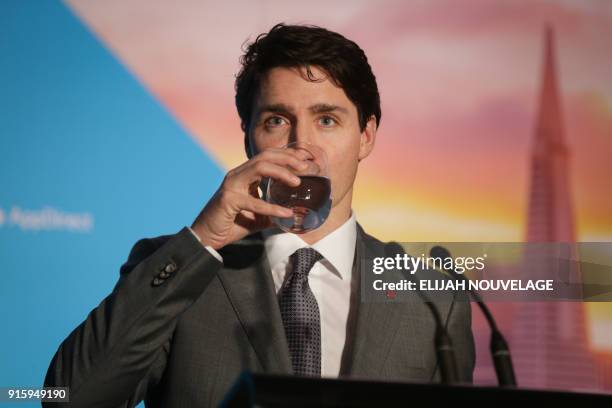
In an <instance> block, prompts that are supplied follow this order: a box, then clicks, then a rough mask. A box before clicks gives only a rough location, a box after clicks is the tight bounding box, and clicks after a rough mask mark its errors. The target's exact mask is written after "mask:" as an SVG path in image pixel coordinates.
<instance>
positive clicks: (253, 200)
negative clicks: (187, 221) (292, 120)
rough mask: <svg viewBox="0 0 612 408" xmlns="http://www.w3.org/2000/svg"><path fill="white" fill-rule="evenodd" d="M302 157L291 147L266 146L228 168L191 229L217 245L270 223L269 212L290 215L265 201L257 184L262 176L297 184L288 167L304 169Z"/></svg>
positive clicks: (242, 236)
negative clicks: (245, 159) (246, 159)
mask: <svg viewBox="0 0 612 408" xmlns="http://www.w3.org/2000/svg"><path fill="white" fill-rule="evenodd" d="M303 159H304V157H302V156H301V155H300V152H296V151H295V150H291V149H268V150H265V151H263V152H261V153H260V154H258V155H256V156H254V157H252V158H251V159H250V160H248V161H247V162H245V163H243V164H241V165H240V166H238V167H236V168H234V169H232V170H230V171H229V172H228V173H227V174H226V175H225V178H224V179H223V182H222V183H221V186H220V187H219V189H218V190H217V191H216V192H215V194H214V195H213V197H212V198H211V199H210V201H209V202H208V203H207V204H206V206H205V207H204V209H203V210H202V211H201V212H200V214H199V215H198V216H197V218H196V219H195V221H194V222H193V224H192V225H191V229H192V230H193V231H194V232H195V233H196V234H197V235H198V237H200V240H201V241H202V243H203V244H204V245H210V246H211V247H212V248H214V249H219V248H222V247H224V246H225V245H227V244H230V243H232V242H234V241H238V240H240V239H242V238H244V237H245V236H247V235H249V234H251V233H253V232H256V231H260V230H262V229H265V228H268V227H270V226H271V225H272V223H271V221H270V218H269V217H270V216H276V217H290V216H291V215H293V211H292V210H291V209H288V208H285V207H281V206H279V205H275V204H270V203H267V202H265V201H264V200H262V199H261V198H260V197H259V193H258V190H257V188H258V186H259V183H260V182H261V180H262V179H263V178H264V177H271V178H273V179H275V180H278V181H281V182H283V183H286V184H287V185H289V186H292V187H295V186H298V185H299V184H300V179H299V178H298V177H296V176H295V175H294V174H293V173H292V172H291V171H290V170H289V169H288V168H289V167H291V168H294V169H295V170H297V171H300V170H304V169H305V168H306V167H307V164H306V163H305V162H304V161H303Z"/></svg>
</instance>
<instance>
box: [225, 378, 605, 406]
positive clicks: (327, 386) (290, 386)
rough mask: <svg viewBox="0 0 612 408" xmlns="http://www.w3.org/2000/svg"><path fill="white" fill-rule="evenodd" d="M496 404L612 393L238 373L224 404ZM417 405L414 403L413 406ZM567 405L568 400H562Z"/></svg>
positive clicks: (591, 399) (573, 400) (601, 397)
mask: <svg viewBox="0 0 612 408" xmlns="http://www.w3.org/2000/svg"><path fill="white" fill-rule="evenodd" d="M442 403H452V404H458V405H454V406H468V405H469V406H483V405H485V404H486V405H488V406H495V405H496V404H503V405H505V404H517V403H521V404H529V405H530V406H533V405H534V404H541V406H548V404H555V403H560V404H564V405H565V404H581V405H576V406H580V407H610V406H612V395H606V394H591V393H578V392H566V391H541V390H531V389H521V388H499V387H478V386H472V385H441V384H420V383H402V382H382V381H381V382H378V381H366V380H342V379H340V380H336V379H318V378H302V377H291V376H276V375H262V374H251V373H244V374H242V375H241V376H240V377H239V378H238V380H237V381H236V383H235V384H234V386H233V387H232V389H231V390H230V391H229V392H228V394H227V396H226V398H225V400H224V401H223V403H222V406H225V407H255V406H256V407H287V406H291V407H312V406H318V407H371V406H385V405H393V406H398V405H400V406H402V405H412V406H432V405H433V404H436V405H438V404H442ZM417 404H418V405H417ZM565 406H567V405H565Z"/></svg>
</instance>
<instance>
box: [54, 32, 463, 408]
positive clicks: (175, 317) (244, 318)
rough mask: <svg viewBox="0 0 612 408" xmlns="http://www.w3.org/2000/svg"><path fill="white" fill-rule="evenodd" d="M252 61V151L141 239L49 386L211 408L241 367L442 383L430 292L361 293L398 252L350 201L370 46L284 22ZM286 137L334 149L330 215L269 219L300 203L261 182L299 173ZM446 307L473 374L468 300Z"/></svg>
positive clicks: (244, 75) (82, 399) (372, 130)
mask: <svg viewBox="0 0 612 408" xmlns="http://www.w3.org/2000/svg"><path fill="white" fill-rule="evenodd" d="M241 63H242V69H241V71H240V73H239V75H238V77H237V79H236V106H237V108H238V113H239V115H240V118H241V122H242V128H243V130H244V133H245V148H246V152H247V156H248V160H247V161H246V162H245V163H243V164H242V165H240V166H238V167H236V168H234V169H232V170H230V171H229V172H228V173H227V175H226V177H225V179H224V180H223V182H222V184H221V186H220V187H219V189H218V190H217V192H216V193H215V195H214V196H213V197H212V198H211V199H210V201H209V202H208V203H207V204H206V206H205V207H204V209H203V210H202V212H201V213H200V214H199V215H198V217H197V218H196V220H195V221H194V223H193V224H192V225H191V227H190V228H187V227H186V228H183V229H182V230H181V231H180V232H178V233H177V234H175V235H172V236H163V237H158V238H153V239H144V240H141V241H139V242H138V243H136V245H135V246H134V248H133V249H132V251H131V253H130V255H129V258H128V260H127V262H126V263H125V264H124V265H123V266H122V268H121V271H120V278H119V281H118V283H117V285H116V286H115V288H114V290H113V292H112V293H111V294H110V295H109V296H108V297H107V298H106V299H104V301H102V303H101V304H100V305H99V306H98V307H97V308H96V309H94V310H93V311H92V312H91V313H90V314H89V316H88V317H87V319H86V320H85V321H84V322H83V323H82V324H81V325H80V326H79V327H77V328H76V329H75V330H74V331H73V332H72V333H71V334H70V336H69V337H68V338H67V339H66V340H65V341H64V342H63V343H62V345H61V346H60V348H59V350H58V351H57V353H56V355H55V356H54V358H53V361H52V362H51V366H50V367H49V371H48V373H47V377H46V379H45V385H46V386H68V387H70V399H71V406H86V407H131V406H134V405H136V404H137V403H138V402H139V401H141V400H145V401H146V404H147V406H153V407H156V406H159V407H162V406H163V407H194V406H211V405H215V404H217V403H218V402H219V401H220V400H221V399H222V398H223V396H224V395H225V394H226V392H227V391H228V388H229V387H230V385H231V384H232V383H233V382H234V381H235V380H236V378H237V376H238V375H239V374H240V372H242V371H244V370H251V371H254V372H265V373H279V374H296V375H306V376H324V377H338V376H343V377H354V378H372V379H377V380H411V381H435V380H437V379H439V373H438V369H437V360H436V354H435V350H434V332H435V326H434V321H433V318H432V315H431V312H430V311H429V310H428V309H427V307H426V306H425V305H424V303H423V302H418V301H417V302H409V301H407V302H374V301H363V299H361V301H360V297H361V296H360V293H362V290H363V289H364V288H363V285H365V284H366V283H365V280H364V279H363V277H365V276H371V270H370V271H368V270H364V265H366V264H367V263H366V262H363V261H364V260H368V259H370V260H371V259H373V258H374V257H379V256H384V255H385V253H386V246H385V244H383V243H382V242H380V241H378V240H377V239H375V238H373V237H371V236H369V235H368V234H366V233H365V232H364V231H363V229H362V228H361V226H360V225H359V224H358V223H357V222H356V218H355V214H354V213H353V211H352V209H351V203H352V193H353V184H354V181H355V178H356V173H357V168H358V164H359V162H360V161H361V160H363V159H365V158H366V157H367V156H368V155H369V154H370V152H371V151H372V149H373V148H374V142H375V140H376V131H377V128H378V124H379V122H380V116H381V112H380V100H379V95H378V89H377V85H376V80H375V77H374V75H373V73H372V71H371V68H370V66H369V64H368V61H367V58H366V56H365V54H364V53H363V51H362V50H361V49H360V48H359V47H358V46H357V45H356V44H355V43H354V42H352V41H350V40H348V39H346V38H344V37H343V36H341V35H339V34H337V33H334V32H330V31H328V30H325V29H322V28H318V27H312V26H291V25H282V24H279V25H277V26H275V27H274V28H272V30H270V32H268V33H267V34H265V35H261V36H259V37H258V38H257V40H256V41H254V42H253V43H252V44H250V45H249V47H248V49H247V51H246V53H245V55H244V56H243V57H242V59H241ZM289 141H303V142H307V143H311V144H315V145H318V146H320V147H321V148H322V149H323V150H324V151H325V152H326V153H327V156H328V159H329V173H330V174H329V176H330V179H331V186H332V197H333V204H332V208H331V211H330V214H329V217H328V219H327V220H326V221H325V223H324V224H323V225H322V226H321V227H319V228H318V229H315V230H313V231H310V232H307V233H305V234H301V235H295V234H290V233H283V232H281V231H279V230H277V229H274V228H273V226H272V223H271V221H270V217H271V216H277V217H288V216H290V215H291V211H290V210H288V209H286V208H283V207H280V206H277V205H273V204H270V203H267V202H265V201H264V200H262V199H261V198H260V197H259V193H258V190H257V188H258V186H260V184H261V183H262V180H265V179H266V178H273V179H276V180H278V181H279V182H283V183H286V184H288V185H290V186H296V185H298V184H299V183H300V181H299V179H296V178H295V176H294V172H295V171H299V170H301V169H302V168H303V166H304V157H300V155H299V154H297V153H295V152H291V151H288V150H283V149H281V148H280V147H281V146H283V145H285V144H286V143H288V142H289ZM366 269H367V268H366ZM366 289H367V288H366ZM437 307H438V309H439V310H440V313H441V314H442V317H443V319H444V321H445V324H446V326H447V329H448V331H449V334H450V337H451V338H452V340H453V342H454V345H455V352H456V355H457V362H458V367H459V375H460V378H461V379H462V380H463V381H466V382H469V381H471V379H472V370H473V367H474V345H473V339H472V333H471V328H470V324H471V316H470V306H469V303H467V302H438V304H437Z"/></svg>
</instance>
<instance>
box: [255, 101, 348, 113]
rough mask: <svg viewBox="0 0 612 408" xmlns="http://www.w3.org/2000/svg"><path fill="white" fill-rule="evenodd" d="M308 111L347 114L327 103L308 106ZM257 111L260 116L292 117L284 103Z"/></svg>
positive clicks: (343, 109) (290, 109)
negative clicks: (268, 114)
mask: <svg viewBox="0 0 612 408" xmlns="http://www.w3.org/2000/svg"><path fill="white" fill-rule="evenodd" d="M308 110H310V111H311V112H312V113H328V112H334V111H338V112H342V113H344V114H348V109H346V108H344V107H342V106H338V105H331V104H329V103H317V104H314V105H312V106H310V107H309V108H308ZM258 111H259V114H262V113H263V112H272V113H284V114H290V115H294V112H293V109H292V108H291V107H290V106H288V105H285V104H284V103H274V104H270V105H264V106H262V107H261V108H259V109H258Z"/></svg>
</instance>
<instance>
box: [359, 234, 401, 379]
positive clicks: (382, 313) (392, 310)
mask: <svg viewBox="0 0 612 408" xmlns="http://www.w3.org/2000/svg"><path fill="white" fill-rule="evenodd" d="M378 256H385V252H384V245H383V244H382V243H380V242H378V241H375V240H373V239H372V238H369V237H368V236H367V235H366V234H365V232H364V231H363V229H362V228H361V226H359V225H358V227H357V243H356V247H355V257H356V259H355V262H354V265H353V272H354V274H353V277H354V278H357V279H359V285H358V290H357V296H356V298H357V299H356V302H355V305H356V308H357V316H356V324H355V330H354V336H353V338H354V340H353V342H354V343H353V350H352V355H353V358H352V363H350V368H349V370H348V371H349V374H350V375H351V376H354V377H366V376H367V377H372V376H378V375H379V374H380V373H381V371H382V369H383V366H384V363H385V360H386V358H387V356H388V355H389V352H390V349H391V346H392V344H393V340H394V338H395V336H396V333H397V331H398V328H399V326H400V318H401V317H402V314H401V310H402V308H401V307H399V305H398V304H395V303H387V302H386V297H385V294H384V293H382V292H376V293H373V290H372V282H373V280H374V278H375V275H374V274H373V273H372V268H371V262H372V259H373V258H374V257H378Z"/></svg>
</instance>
